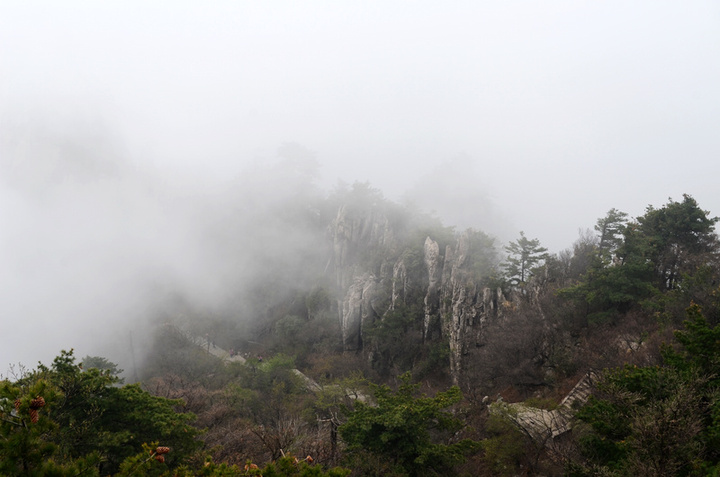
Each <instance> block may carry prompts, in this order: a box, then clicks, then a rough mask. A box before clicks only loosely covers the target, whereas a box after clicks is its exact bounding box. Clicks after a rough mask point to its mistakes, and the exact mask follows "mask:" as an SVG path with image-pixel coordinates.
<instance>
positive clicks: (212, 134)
mask: <svg viewBox="0 0 720 477" xmlns="http://www.w3.org/2000/svg"><path fill="white" fill-rule="evenodd" d="M718 85H720V3H718V2H716V1H685V2H678V1H660V0H653V1H632V2H628V1H619V0H618V1H609V0H605V1H596V2H579V1H577V0H573V1H556V0H548V1H543V2H537V1H536V2H530V1H525V2H520V1H502V2H500V1H494V2H490V1H454V2H439V1H432V2H428V1H412V2H411V1H391V0H390V1H389V0H383V1H362V2H360V1H357V2H356V1H349V0H343V1H304V2H297V1H267V2H255V1H253V2H251V1H233V2H225V1H213V2H199V1H198V2H185V1H174V2H159V1H156V2H140V1H103V2H79V1H76V2H73V1H63V2H50V1H48V2H36V1H26V0H22V1H20V0H18V1H8V0H0V128H1V129H0V140H2V149H0V153H1V154H3V155H4V156H5V157H4V158H1V157H0V229H1V230H0V239H2V242H0V246H1V247H2V249H0V259H1V260H4V261H5V262H6V263H5V264H0V267H2V269H3V270H1V271H0V285H2V286H4V290H3V291H2V292H0V299H2V301H3V303H1V304H0V319H2V328H3V329H2V335H1V337H0V372H2V370H3V369H2V367H3V365H4V364H5V363H8V362H17V361H23V362H25V363H30V364H34V362H35V361H37V359H43V360H48V359H50V358H51V357H52V356H54V355H55V354H57V349H59V348H60V347H62V346H65V345H57V346H56V347H53V346H55V343H54V342H53V346H49V345H48V346H47V348H48V349H47V350H43V352H39V351H38V350H37V346H31V343H32V342H33V341H34V340H39V338H38V337H37V336H38V335H42V334H48V333H50V334H55V335H57V336H58V339H59V338H63V339H67V338H69V337H71V336H73V335H75V334H77V333H78V332H79V331H78V330H77V329H76V328H73V327H68V328H67V329H66V330H64V331H60V330H58V328H57V324H56V319H55V318H53V317H52V316H50V314H49V313H48V312H47V310H48V307H50V308H52V307H56V308H57V309H59V310H61V311H62V313H65V314H66V315H67V316H70V315H71V314H73V313H78V314H82V313H90V314H92V313H97V312H98V310H103V312H107V310H105V309H104V308H103V307H102V306H100V305H97V306H95V307H93V306H92V303H96V302H97V303H100V302H103V300H102V299H101V298H102V296H97V295H98V294H96V293H94V295H96V296H94V297H93V299H92V300H90V301H88V300H83V299H78V298H77V296H72V297H68V295H69V294H70V295H79V296H82V287H83V286H85V287H86V288H87V284H88V283H96V282H98V281H102V280H106V278H102V277H98V270H99V269H101V270H103V271H104V272H106V274H107V275H109V276H112V277H114V278H113V279H112V280H109V281H108V282H107V286H106V288H104V289H103V290H104V291H103V292H101V293H100V294H99V295H103V294H107V295H112V293H113V292H112V290H113V289H114V288H113V287H115V286H116V285H117V283H118V282H123V283H129V282H133V280H134V279H135V275H136V274H137V273H138V272H137V271H136V270H134V269H133V266H132V263H134V262H133V261H132V260H130V261H128V260H126V259H123V258H118V255H117V254H109V255H108V254H106V253H104V252H101V251H99V250H102V251H107V250H108V249H114V248H115V247H120V248H121V249H122V245H118V243H119V241H120V242H121V241H122V238H123V237H124V235H123V233H125V229H126V228H127V226H128V224H130V223H131V224H132V226H133V227H144V230H147V233H145V234H144V235H142V237H141V240H142V241H143V242H142V243H144V244H148V243H149V244H162V243H164V242H165V237H166V236H165V235H163V234H174V235H183V236H184V235H186V234H188V233H189V234H192V232H191V231H190V232H188V231H187V230H186V229H184V228H183V227H181V226H179V225H178V223H179V221H174V219H173V217H174V216H175V215H177V212H176V211H172V210H171V209H172V206H171V205H168V204H167V203H163V204H161V205H157V204H156V205H154V206H153V207H150V208H149V209H148V207H147V206H146V205H145V204H146V202H145V201H144V200H141V199H139V197H146V196H147V195H148V194H149V195H151V196H152V194H154V193H155V192H152V191H153V190H155V191H156V190H157V189H154V187H155V186H148V185H147V183H149V182H153V180H157V178H158V177H162V178H163V180H165V181H168V182H171V183H172V185H171V188H172V190H174V191H175V192H174V193H175V194H179V195H180V196H184V197H186V198H188V197H189V198H190V199H188V200H189V201H192V200H191V199H192V197H196V196H197V197H199V196H202V197H207V196H208V195H212V193H213V192H212V191H214V190H216V189H217V187H219V186H218V185H217V184H221V183H223V181H226V180H227V179H228V178H233V177H237V176H238V175H241V174H242V173H243V170H244V168H245V167H246V166H247V164H248V163H252V162H257V161H260V162H271V161H274V160H276V159H277V151H278V149H279V148H280V147H281V146H282V145H283V144H285V143H296V144H298V145H300V146H302V147H303V148H305V149H307V150H309V151H311V152H312V153H314V155H315V158H316V159H317V161H318V162H319V164H320V169H319V172H320V174H321V179H322V180H321V185H322V186H324V187H327V188H330V187H332V186H333V185H334V184H336V182H337V180H338V179H341V180H343V181H345V182H348V183H352V182H354V181H369V182H370V183H371V185H372V186H374V187H377V188H379V189H381V190H382V191H383V192H384V194H385V195H386V196H387V197H389V198H391V199H393V200H402V198H403V197H406V196H408V195H406V193H407V194H409V196H410V197H412V198H413V199H414V200H415V201H416V202H418V203H420V204H421V205H422V206H423V207H425V208H429V209H434V210H436V211H437V213H438V214H439V215H440V216H441V217H445V218H446V222H447V223H448V225H458V226H462V227H466V226H475V227H479V228H484V229H486V230H488V231H489V232H491V233H493V234H495V235H498V236H500V237H501V238H503V239H507V238H508V237H510V238H512V237H516V236H517V234H518V233H519V231H520V230H524V231H525V233H526V235H527V236H528V237H537V238H539V239H540V240H541V242H542V243H543V244H544V245H546V246H547V247H549V248H550V250H551V251H552V252H557V251H560V250H561V249H563V248H566V247H569V246H570V245H571V244H572V242H573V241H574V240H575V239H576V238H577V235H578V229H579V228H588V227H592V226H593V224H594V223H595V221H596V219H597V218H598V217H601V216H602V215H604V213H605V212H606V211H607V210H608V209H610V208H612V207H616V208H618V209H620V210H624V211H627V212H629V213H630V214H631V216H637V215H639V214H642V212H643V210H644V208H645V206H647V205H648V204H653V205H655V206H661V205H663V204H664V203H666V202H667V199H668V197H672V198H674V199H679V198H681V195H682V194H683V193H689V194H691V195H693V196H694V197H695V198H696V199H697V200H698V202H699V203H700V205H701V206H702V207H703V208H705V209H709V210H710V211H711V213H712V214H713V215H720V188H719V187H718V186H717V184H718V177H720V160H718V159H719V158H720V154H719V153H720V87H718ZM58 150H62V151H64V152H63V153H62V154H59V153H58ZM67 151H75V152H73V153H72V154H70V153H68V152H67ZM59 156H62V157H64V159H58V157H59ZM69 156H71V157H72V158H73V159H72V160H71V161H69V162H68V159H67V157H69ZM68 170H70V172H68ZM73 171H74V172H73ZM78 171H82V172H78ZM88 171H90V172H88ZM67 174H70V175H71V176H72V177H73V179H72V181H69V182H68V180H66V178H67ZM118 174H120V175H122V176H123V177H126V176H127V177H129V176H132V177H133V178H134V179H133V181H131V182H132V186H129V187H128V186H126V185H124V186H123V187H122V188H118V189H117V190H114V189H113V187H112V186H108V184H109V183H108V182H106V181H105V182H104V180H105V179H102V178H104V177H108V176H113V177H117V175H118ZM2 176H4V177H2ZM149 177H153V178H155V179H152V180H151V179H147V178H149ZM99 178H100V179H99ZM140 178H145V179H147V181H148V182H147V183H144V182H143V181H144V180H145V179H140ZM58 184H61V185H60V186H59V185H58ZM143 184H144V185H143ZM166 185H167V184H166ZM76 187H80V188H82V189H83V191H84V192H83V195H82V200H81V199H80V198H79V197H78V196H74V195H73V192H72V190H74V189H73V188H76ZM163 187H165V186H163ZM120 202H122V203H123V204H125V205H124V206H123V207H120V206H119V205H116V204H118V203H120ZM128 203H130V204H135V205H130V206H128V205H127V204H128ZM80 204H81V205H80ZM78 207H79V208H80V209H81V210H83V211H84V212H83V214H86V216H92V215H93V213H96V214H102V215H104V216H105V218H104V219H102V220H100V221H99V222H95V223H92V222H87V221H81V220H78V219H77V214H76V212H74V211H77V210H79V209H78ZM113 210H114V211H115V212H116V213H117V216H115V215H113V212H112V211H113ZM128 215H132V217H133V218H132V220H130V219H128V218H127V216H128ZM128 221H129V222H128ZM98 223H99V224H100V226H99V227H98V226H96V225H97V224H98ZM153 230H154V231H155V232H153ZM88 234H90V235H92V238H91V243H90V244H88V243H85V242H83V246H82V248H83V249H87V250H88V253H86V254H82V253H80V251H77V252H76V254H77V257H76V260H77V261H72V267H74V272H73V275H74V276H76V277H77V276H84V277H85V278H83V279H82V280H79V281H78V282H77V285H76V286H77V288H75V289H72V290H68V289H66V288H64V287H63V284H62V282H63V281H65V280H64V279H63V278H62V277H63V274H62V273H60V272H59V270H60V269H62V267H63V266H70V265H69V264H67V263H66V262H57V260H56V261H55V262H52V261H51V262H49V263H50V264H49V265H47V264H46V263H48V262H45V261H44V260H47V259H49V257H50V256H52V255H53V250H55V249H57V248H58V247H59V248H62V247H66V248H65V249H66V250H67V249H72V248H73V243H76V242H77V241H78V237H79V236H80V235H84V236H86V238H85V239H83V240H87V235H88ZM31 235H35V237H31ZM37 235H42V237H41V238H38V237H37ZM135 238H136V237H135ZM184 240H187V241H188V242H192V238H187V239H184ZM181 249H182V247H181V246H180V245H178V250H181ZM133 250H135V248H133ZM142 250H143V251H144V252H143V253H146V254H150V253H152V251H153V250H154V249H153V246H147V247H145V248H142ZM162 253H163V254H165V255H164V256H165V257H166V258H165V260H166V261H168V262H171V261H172V260H173V254H172V250H166V249H165V250H162ZM134 256H135V255H134ZM109 257H112V258H109ZM120 257H122V253H120ZM135 260H140V259H138V258H137V256H135ZM142 260H148V258H147V257H145V258H143V259H142ZM8 264H9V265H8ZM98 264H99V265H98ZM190 269H192V267H191V266H188V270H190ZM188 273H189V272H188ZM33 289H35V290H37V289H42V290H43V293H41V294H38V293H36V292H35V290H33ZM131 289H132V287H130V288H128V290H131ZM93 291H94V290H93ZM140 293H142V291H137V293H136V291H127V293H126V294H125V295H123V297H122V300H121V301H122V305H120V304H119V303H117V304H115V305H114V308H115V311H114V312H113V313H117V314H118V316H120V315H122V314H123V313H129V312H130V311H129V310H130V309H132V307H133V306H135V305H133V303H132V302H133V300H135V299H137V296H138V295H139V294H140ZM129 297H133V298H129ZM138 300H140V299H138ZM140 301H141V300H140ZM90 302H92V303H90ZM125 307H127V309H125ZM43 313H44V314H45V315H46V318H45V321H43V322H42V323H41V322H39V321H37V319H36V320H27V319H26V318H24V317H26V316H27V315H28V314H30V315H32V316H35V315H38V316H39V315H41V314H43ZM62 313H60V316H64V315H62ZM110 314H112V313H110ZM23 322H32V327H29V328H26V327H24V326H23V325H22V323H23ZM101 322H102V320H99V321H98V323H101ZM82 323H83V327H84V329H85V330H90V332H92V333H95V332H100V330H99V328H104V325H98V326H97V328H98V329H95V328H93V326H95V325H93V322H89V321H82ZM27 326H30V325H27ZM44 326H45V327H44ZM68 341H72V340H68ZM18 343H26V344H27V346H24V347H19V346H17V344H18ZM69 346H70V345H66V347H69ZM93 351H95V350H93ZM81 353H83V351H81Z"/></svg>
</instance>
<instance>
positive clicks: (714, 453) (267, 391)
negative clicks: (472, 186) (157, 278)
mask: <svg viewBox="0 0 720 477" xmlns="http://www.w3.org/2000/svg"><path fill="white" fill-rule="evenodd" d="M298 190H299V191H302V188H298ZM276 209H277V210H276V212H277V213H278V216H277V220H279V221H281V222H282V223H283V224H284V226H285V227H286V228H287V240H295V242H294V243H293V244H292V245H288V246H287V247H285V242H283V239H282V237H280V238H278V237H273V240H269V241H268V245H267V248H266V249H262V253H259V254H256V255H253V258H252V260H253V261H255V262H257V263H255V265H258V264H259V265H261V266H260V267H257V269H262V270H263V272H262V273H258V274H257V276H254V277H252V279H251V280H250V281H249V282H243V284H242V285H240V284H239V285H238V289H237V293H236V295H237V297H238V299H237V301H236V302H235V305H226V306H223V307H218V308H214V309H213V310H208V309H204V308H202V307H200V306H198V305H195V304H192V303H190V302H189V301H187V300H185V299H183V297H181V296H172V298H168V299H167V302H166V303H165V306H164V310H162V311H161V312H159V313H158V316H157V323H158V326H157V330H156V336H155V338H154V344H153V346H152V348H151V349H150V350H149V352H148V356H147V358H146V359H145V361H144V364H143V365H142V366H141V368H140V369H138V377H139V382H137V383H132V384H123V383H122V382H121V381H120V380H119V378H118V377H117V376H118V374H119V373H120V371H119V370H117V368H116V366H115V365H113V364H112V363H109V362H107V360H104V359H103V358H100V357H86V358H85V359H84V360H83V363H84V365H83V366H80V365H79V364H78V363H77V362H76V360H75V357H74V356H73V354H72V352H63V353H62V354H61V355H60V356H59V357H58V358H57V359H56V360H55V361H54V362H53V364H52V365H50V366H40V367H39V368H37V369H35V370H21V371H22V372H18V373H17V375H16V376H14V377H12V378H8V379H5V380H4V381H3V383H2V388H0V423H1V424H2V427H0V437H2V440H0V458H1V459H2V463H1V464H0V474H1V475H260V474H262V475H265V476H268V475H338V476H339V475H348V474H351V475H378V476H379V475H398V476H400V475H410V476H421V475H563V474H565V475H577V476H581V475H587V476H590V475H631V474H636V475H668V476H669V475H712V474H713V473H715V474H717V473H718V472H720V451H718V449H720V445H719V444H720V404H718V402H719V401H718V384H719V383H720V381H718V377H717V369H720V368H718V364H720V363H719V362H718V361H719V360H720V349H719V346H720V345H719V343H720V327H718V324H719V323H718V322H719V321H720V276H719V275H720V262H719V261H718V259H719V255H718V253H719V252H720V243H719V242H718V237H717V235H716V233H715V224H716V222H717V220H718V219H717V218H714V217H711V216H710V214H709V212H707V211H705V210H703V209H702V208H701V207H700V205H699V204H698V203H697V202H696V201H695V200H694V199H693V198H692V197H691V196H690V195H685V196H683V197H682V198H681V199H680V200H679V201H675V200H672V199H670V200H669V201H668V202H667V203H666V204H664V205H662V206H660V207H653V206H650V207H648V208H647V209H646V211H645V213H644V214H643V215H642V216H639V217H635V218H631V217H628V216H627V214H625V213H623V212H621V211H619V210H617V209H611V210H610V211H609V212H608V213H607V215H606V216H605V217H601V218H599V219H598V220H597V223H596V226H595V227H594V230H588V231H586V232H583V233H581V234H580V237H579V238H578V240H577V241H576V242H575V243H574V244H572V246H571V247H570V248H568V249H566V250H564V251H562V252H560V253H557V254H551V253H549V252H548V250H547V249H546V248H545V247H543V246H542V244H541V243H540V242H539V241H538V240H536V239H533V238H529V237H527V236H526V235H525V234H524V233H520V235H519V236H518V238H517V239H516V240H514V241H512V242H510V243H509V244H507V245H505V246H502V245H501V244H499V243H497V241H496V240H495V239H494V238H493V237H491V236H489V235H487V234H485V233H484V232H482V231H477V230H465V231H457V230H454V229H453V228H450V227H446V226H443V225H442V223H441V222H440V221H439V220H438V219H436V218H433V217H430V216H426V215H423V214H420V213H418V212H416V211H413V210H411V209H408V208H405V207H402V206H400V205H398V204H395V203H392V202H390V201H388V200H386V199H384V198H383V196H382V194H380V193H379V192H378V191H377V190H374V189H372V188H371V187H369V186H368V185H367V184H355V185H354V186H352V187H349V188H345V189H339V190H338V191H336V192H335V193H333V194H331V195H330V196H328V197H326V198H320V197H318V196H316V195H313V194H308V193H306V192H305V191H303V192H302V194H300V195H298V196H297V197H295V198H294V200H293V201H291V202H290V204H289V205H288V204H286V203H283V204H276ZM228 227H229V230H233V224H232V223H230V224H229V225H228ZM225 233H226V232H223V234H225ZM297 237H302V238H303V239H302V245H298V244H297V240H296V239H297ZM255 247H257V249H258V250H259V249H261V247H260V244H256V246H255ZM255 247H254V248H253V250H255V249H256V248H255ZM288 251H292V254H289V252H288ZM275 252H277V253H275ZM238 253H241V251H238ZM286 255H287V256H288V257H290V255H291V258H288V260H287V261H285V260H284V259H283V257H285V256H286ZM243 260H245V262H247V260H248V259H243ZM243 260H239V259H237V258H234V257H228V261H229V262H230V263H232V262H233V261H237V262H238V263H243ZM248 283H249V284H248ZM211 351H212V352H211ZM583 377H586V378H585V380H586V381H587V383H589V384H588V386H589V389H590V391H589V392H590V393H591V394H592V395H591V396H590V397H589V399H586V398H583V399H578V400H575V401H573V402H572V405H570V404H565V405H562V406H561V400H562V399H563V398H564V397H565V396H566V395H567V394H568V393H569V392H570V390H571V389H573V387H574V386H575V385H576V384H577V383H578V382H579V381H581V379H583ZM40 398H42V399H43V404H42V406H39V401H38V400H39V399H40ZM521 402H522V403H523V404H522V406H515V407H513V406H507V405H505V404H507V403H521ZM518 409H519V410H520V411H518ZM554 409H558V410H560V411H562V415H563V417H562V419H563V420H564V421H563V422H564V423H565V424H564V426H565V427H562V430H561V431H557V428H554V427H553V425H554V424H547V429H543V428H542V426H543V424H540V425H539V426H540V427H538V425H537V424H535V425H533V426H534V427H532V426H523V425H522V424H521V423H522V422H523V420H522V419H518V412H528V413H531V414H526V416H527V415H530V416H533V415H537V416H540V415H546V414H542V412H541V411H543V410H544V411H552V410H554ZM560 411H558V412H557V413H555V414H552V415H560ZM532 413H535V414H532ZM547 415H551V414H547ZM519 423H520V424H519ZM165 447H168V448H169V452H165V451H164V450H163V449H164V448H165ZM160 450H163V452H161V451H160Z"/></svg>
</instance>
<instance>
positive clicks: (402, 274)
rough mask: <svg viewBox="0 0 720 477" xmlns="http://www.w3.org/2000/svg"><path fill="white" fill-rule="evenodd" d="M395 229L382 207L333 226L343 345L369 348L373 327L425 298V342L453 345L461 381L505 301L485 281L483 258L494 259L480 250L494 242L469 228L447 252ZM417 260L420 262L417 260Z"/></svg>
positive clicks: (343, 214) (454, 368)
mask: <svg viewBox="0 0 720 477" xmlns="http://www.w3.org/2000/svg"><path fill="white" fill-rule="evenodd" d="M391 224H392V221H391V220H389V218H388V216H387V215H386V214H385V213H384V212H383V210H382V209H380V208H373V207H367V208H355V209H350V208H347V207H341V208H340V209H339V211H338V214H337V216H336V218H335V220H334V221H333V223H332V224H331V226H330V229H329V235H330V238H331V240H332V243H333V257H332V259H331V263H332V264H333V269H332V273H333V274H334V277H335V285H336V287H337V289H336V293H337V296H338V313H339V319H340V323H341V329H342V340H343V345H344V347H345V349H346V350H355V351H371V350H366V349H365V344H364V340H363V336H364V331H365V330H366V329H367V327H368V326H370V325H372V324H373V323H374V322H375V321H376V320H382V319H383V318H384V317H385V316H386V314H387V313H388V312H389V311H392V310H394V309H396V308H397V307H398V306H399V305H400V304H401V303H402V304H403V305H411V304H412V303H408V302H409V301H412V300H417V297H420V300H421V301H422V302H421V303H420V304H419V305H420V306H421V309H422V310H423V313H422V318H421V321H422V323H418V326H420V327H421V328H422V341H423V343H431V342H439V341H445V342H447V344H448V345H449V349H450V372H451V375H452V379H453V381H454V382H456V383H457V382H458V381H459V379H460V376H461V374H462V372H463V358H464V356H465V355H466V351H467V349H468V347H470V346H475V345H476V344H477V343H478V342H479V339H480V337H481V334H482V329H483V323H485V322H486V321H487V320H488V319H491V318H493V317H496V316H497V314H498V303H499V302H500V301H501V300H502V299H503V297H502V293H501V292H500V290H494V289H491V288H489V287H488V277H487V276H482V275H483V272H486V273H489V270H490V268H489V267H487V264H486V263H484V262H483V260H485V261H487V258H488V257H490V256H492V255H494V249H493V250H490V249H489V248H488V250H485V249H482V247H486V248H487V246H488V244H489V243H491V241H488V240H484V241H479V240H477V237H478V234H480V233H479V232H474V231H471V230H469V231H466V232H464V233H462V234H459V235H458V236H457V237H456V238H455V240H454V243H449V244H447V245H445V247H441V246H440V244H439V243H438V241H437V239H435V238H434V237H432V236H430V235H426V236H424V237H422V238H418V237H421V235H419V234H417V233H411V232H413V230H412V228H411V227H410V226H407V225H405V226H404V227H395V228H394V227H393V225H391ZM481 235H482V237H485V236H484V234H481ZM485 238H486V239H487V237H485ZM420 240H422V242H420V243H418V241H420ZM417 255H421V260H419V261H417V260H416V261H415V262H413V259H414V258H417ZM416 262H417V263H416ZM480 262H483V263H480ZM480 265H484V266H485V268H483V267H482V266H480Z"/></svg>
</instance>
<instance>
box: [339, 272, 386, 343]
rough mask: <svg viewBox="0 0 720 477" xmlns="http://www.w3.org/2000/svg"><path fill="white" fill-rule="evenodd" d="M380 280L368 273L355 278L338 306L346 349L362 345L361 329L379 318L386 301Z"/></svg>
mask: <svg viewBox="0 0 720 477" xmlns="http://www.w3.org/2000/svg"><path fill="white" fill-rule="evenodd" d="M386 301H387V300H386V299H385V296H384V294H383V293H382V287H381V286H380V281H379V280H378V279H377V278H376V277H375V276H374V275H370V274H366V275H363V276H361V277H358V278H356V279H355V281H354V283H353V284H352V285H351V286H350V288H349V289H348V292H347V294H346V295H345V298H344V299H343V301H342V306H341V308H340V310H341V312H340V319H341V330H342V340H343V345H344V347H345V349H346V350H360V349H362V347H363V341H362V335H363V329H364V328H365V327H367V326H368V325H371V324H372V323H373V322H374V321H375V320H377V319H380V317H382V315H383V314H384V313H385V311H386V310H385V309H383V304H384V303H386Z"/></svg>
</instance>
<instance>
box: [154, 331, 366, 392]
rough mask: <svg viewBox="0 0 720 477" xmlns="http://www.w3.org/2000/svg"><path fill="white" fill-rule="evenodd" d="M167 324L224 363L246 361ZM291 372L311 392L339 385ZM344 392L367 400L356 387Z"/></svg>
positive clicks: (201, 338) (210, 341)
mask: <svg viewBox="0 0 720 477" xmlns="http://www.w3.org/2000/svg"><path fill="white" fill-rule="evenodd" d="M167 326H171V327H172V328H173V330H174V331H176V332H177V333H179V334H180V335H182V336H183V338H185V339H186V340H188V341H189V342H190V343H192V344H194V345H195V346H198V347H199V348H201V349H203V350H205V351H207V352H208V353H209V354H211V355H213V356H215V357H216V358H219V359H220V360H222V361H223V362H225V363H230V362H236V363H242V364H245V363H246V362H247V360H246V359H245V358H244V357H242V356H241V355H240V354H234V355H232V356H231V355H230V352H229V351H227V350H224V349H222V348H220V347H219V346H217V345H215V344H213V342H212V340H209V339H208V338H207V337H203V336H198V335H195V334H193V333H191V332H190V331H188V330H185V329H182V328H180V327H178V326H174V325H167ZM292 372H293V373H295V375H296V376H298V377H299V378H300V379H301V380H302V381H303V382H304V383H305V388H306V389H307V390H308V391H310V392H312V393H319V392H321V391H323V390H326V389H339V386H338V385H336V384H331V385H328V386H321V385H320V384H318V383H317V382H316V381H315V380H314V379H312V378H311V377H309V376H307V375H306V374H304V373H303V372H302V371H300V370H299V369H293V370H292ZM344 393H345V395H346V396H347V397H348V398H350V399H352V400H357V401H362V402H369V397H368V396H366V395H365V394H363V393H361V392H359V391H358V390H356V389H345V390H344Z"/></svg>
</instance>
